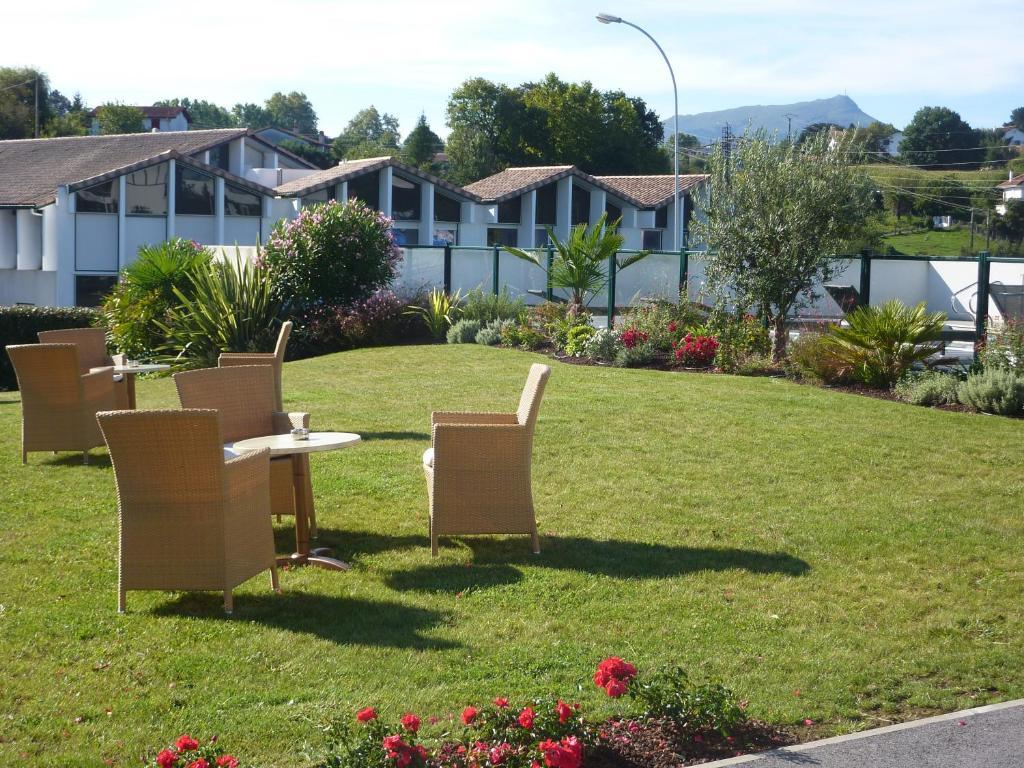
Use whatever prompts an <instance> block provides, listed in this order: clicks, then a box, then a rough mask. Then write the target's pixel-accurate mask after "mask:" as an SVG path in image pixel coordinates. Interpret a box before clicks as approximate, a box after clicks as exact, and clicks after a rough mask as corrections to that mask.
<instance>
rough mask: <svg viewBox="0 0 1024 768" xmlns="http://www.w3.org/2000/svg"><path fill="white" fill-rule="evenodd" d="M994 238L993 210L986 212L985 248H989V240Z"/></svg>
mask: <svg viewBox="0 0 1024 768" xmlns="http://www.w3.org/2000/svg"><path fill="white" fill-rule="evenodd" d="M991 239H992V211H986V212H985V250H986V251H988V250H989V247H988V246H989V241H990V240H991Z"/></svg>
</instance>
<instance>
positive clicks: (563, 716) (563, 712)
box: [555, 699, 572, 725]
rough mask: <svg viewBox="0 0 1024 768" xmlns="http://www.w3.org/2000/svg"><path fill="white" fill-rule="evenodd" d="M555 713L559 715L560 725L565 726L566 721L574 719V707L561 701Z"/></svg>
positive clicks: (556, 706)
mask: <svg viewBox="0 0 1024 768" xmlns="http://www.w3.org/2000/svg"><path fill="white" fill-rule="evenodd" d="M555 712H556V713H557V714H558V724H559V725H565V723H566V721H568V719H569V718H570V717H572V707H570V706H569V705H568V704H566V703H565V702H564V701H562V700H561V699H559V700H558V703H557V704H556V705H555Z"/></svg>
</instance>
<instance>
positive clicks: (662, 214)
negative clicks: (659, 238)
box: [654, 205, 668, 229]
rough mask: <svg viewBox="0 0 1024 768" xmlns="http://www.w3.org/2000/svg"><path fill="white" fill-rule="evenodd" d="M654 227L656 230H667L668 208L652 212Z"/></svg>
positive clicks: (664, 207)
mask: <svg viewBox="0 0 1024 768" xmlns="http://www.w3.org/2000/svg"><path fill="white" fill-rule="evenodd" d="M654 226H656V227H657V228H658V229H668V206H667V205H665V206H662V207H661V208H659V209H658V210H656V211H655V212H654Z"/></svg>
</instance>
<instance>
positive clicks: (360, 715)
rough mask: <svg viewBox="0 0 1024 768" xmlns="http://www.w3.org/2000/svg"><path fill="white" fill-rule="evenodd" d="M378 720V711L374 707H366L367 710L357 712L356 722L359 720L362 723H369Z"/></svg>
mask: <svg viewBox="0 0 1024 768" xmlns="http://www.w3.org/2000/svg"><path fill="white" fill-rule="evenodd" d="M376 719H377V710H376V709H374V708H373V707H366V708H365V709H360V710H359V711H358V712H356V720H358V721H359V722H360V723H368V722H370V721H371V720H376Z"/></svg>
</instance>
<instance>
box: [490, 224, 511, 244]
mask: <svg viewBox="0 0 1024 768" xmlns="http://www.w3.org/2000/svg"><path fill="white" fill-rule="evenodd" d="M517 234H518V231H517V230H515V229H508V228H505V227H491V228H490V229H488V230H487V245H511V246H513V247H515V246H516V245H517V242H516V240H517V238H516V236H517Z"/></svg>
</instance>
